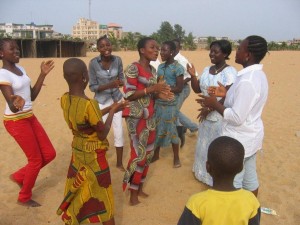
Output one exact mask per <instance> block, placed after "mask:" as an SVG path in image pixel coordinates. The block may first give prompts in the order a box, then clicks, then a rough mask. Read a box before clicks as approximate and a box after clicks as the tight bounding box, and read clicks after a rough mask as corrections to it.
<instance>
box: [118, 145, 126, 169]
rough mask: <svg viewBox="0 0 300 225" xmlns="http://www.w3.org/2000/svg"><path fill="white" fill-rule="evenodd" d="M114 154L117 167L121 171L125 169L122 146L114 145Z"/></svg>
mask: <svg viewBox="0 0 300 225" xmlns="http://www.w3.org/2000/svg"><path fill="white" fill-rule="evenodd" d="M116 154H117V165H116V166H117V168H118V169H120V170H121V171H125V169H124V166H123V147H116Z"/></svg>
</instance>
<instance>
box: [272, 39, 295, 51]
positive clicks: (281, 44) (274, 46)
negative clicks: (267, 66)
mask: <svg viewBox="0 0 300 225" xmlns="http://www.w3.org/2000/svg"><path fill="white" fill-rule="evenodd" d="M299 49H300V44H291V45H288V44H287V43H286V42H279V43H276V42H274V41H271V42H269V43H268V50H269V51H282V50H299Z"/></svg>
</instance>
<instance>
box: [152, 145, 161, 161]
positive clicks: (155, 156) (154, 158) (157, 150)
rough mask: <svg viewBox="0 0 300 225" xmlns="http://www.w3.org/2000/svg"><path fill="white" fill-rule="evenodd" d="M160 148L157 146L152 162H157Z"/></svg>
mask: <svg viewBox="0 0 300 225" xmlns="http://www.w3.org/2000/svg"><path fill="white" fill-rule="evenodd" d="M159 150H160V147H156V149H155V150H154V154H153V157H152V160H151V162H155V161H156V160H159Z"/></svg>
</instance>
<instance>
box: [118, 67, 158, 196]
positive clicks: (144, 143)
mask: <svg viewBox="0 0 300 225" xmlns="http://www.w3.org/2000/svg"><path fill="white" fill-rule="evenodd" d="M151 69H152V71H151V73H149V72H148V71H146V70H145V69H144V68H143V67H142V66H141V65H140V64H139V63H133V64H131V65H129V66H128V67H127V68H126V70H125V74H124V75H125V81H126V82H125V86H124V92H125V98H128V97H129V96H131V95H133V94H134V93H135V92H136V91H138V90H144V88H146V87H149V86H152V85H154V84H156V83H157V80H156V72H155V69H154V68H153V67H151ZM123 117H125V120H126V124H127V129H128V134H129V138H130V148H131V154H130V159H129V162H128V166H127V170H126V172H125V175H124V179H123V190H125V189H126V187H127V184H128V183H130V187H129V189H133V190H138V188H139V186H140V184H142V183H143V182H144V181H145V178H146V175H147V172H148V169H149V164H150V162H151V159H152V156H153V150H154V141H155V127H156V124H155V117H154V99H153V96H152V95H151V94H147V95H145V96H143V97H142V98H139V99H137V100H135V101H131V102H130V103H129V107H127V108H125V110H123Z"/></svg>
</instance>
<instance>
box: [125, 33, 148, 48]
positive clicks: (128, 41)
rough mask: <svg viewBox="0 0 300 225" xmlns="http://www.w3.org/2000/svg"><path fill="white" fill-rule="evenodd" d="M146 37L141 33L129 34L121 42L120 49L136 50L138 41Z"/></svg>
mask: <svg viewBox="0 0 300 225" xmlns="http://www.w3.org/2000/svg"><path fill="white" fill-rule="evenodd" d="M142 37H144V36H143V35H142V34H141V33H139V32H135V33H132V32H128V33H127V35H126V36H124V37H123V38H122V39H120V40H119V43H120V47H121V48H122V49H124V50H125V51H126V50H136V48H137V47H136V46H137V43H138V41H139V40H140V39H141V38H142Z"/></svg>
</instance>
